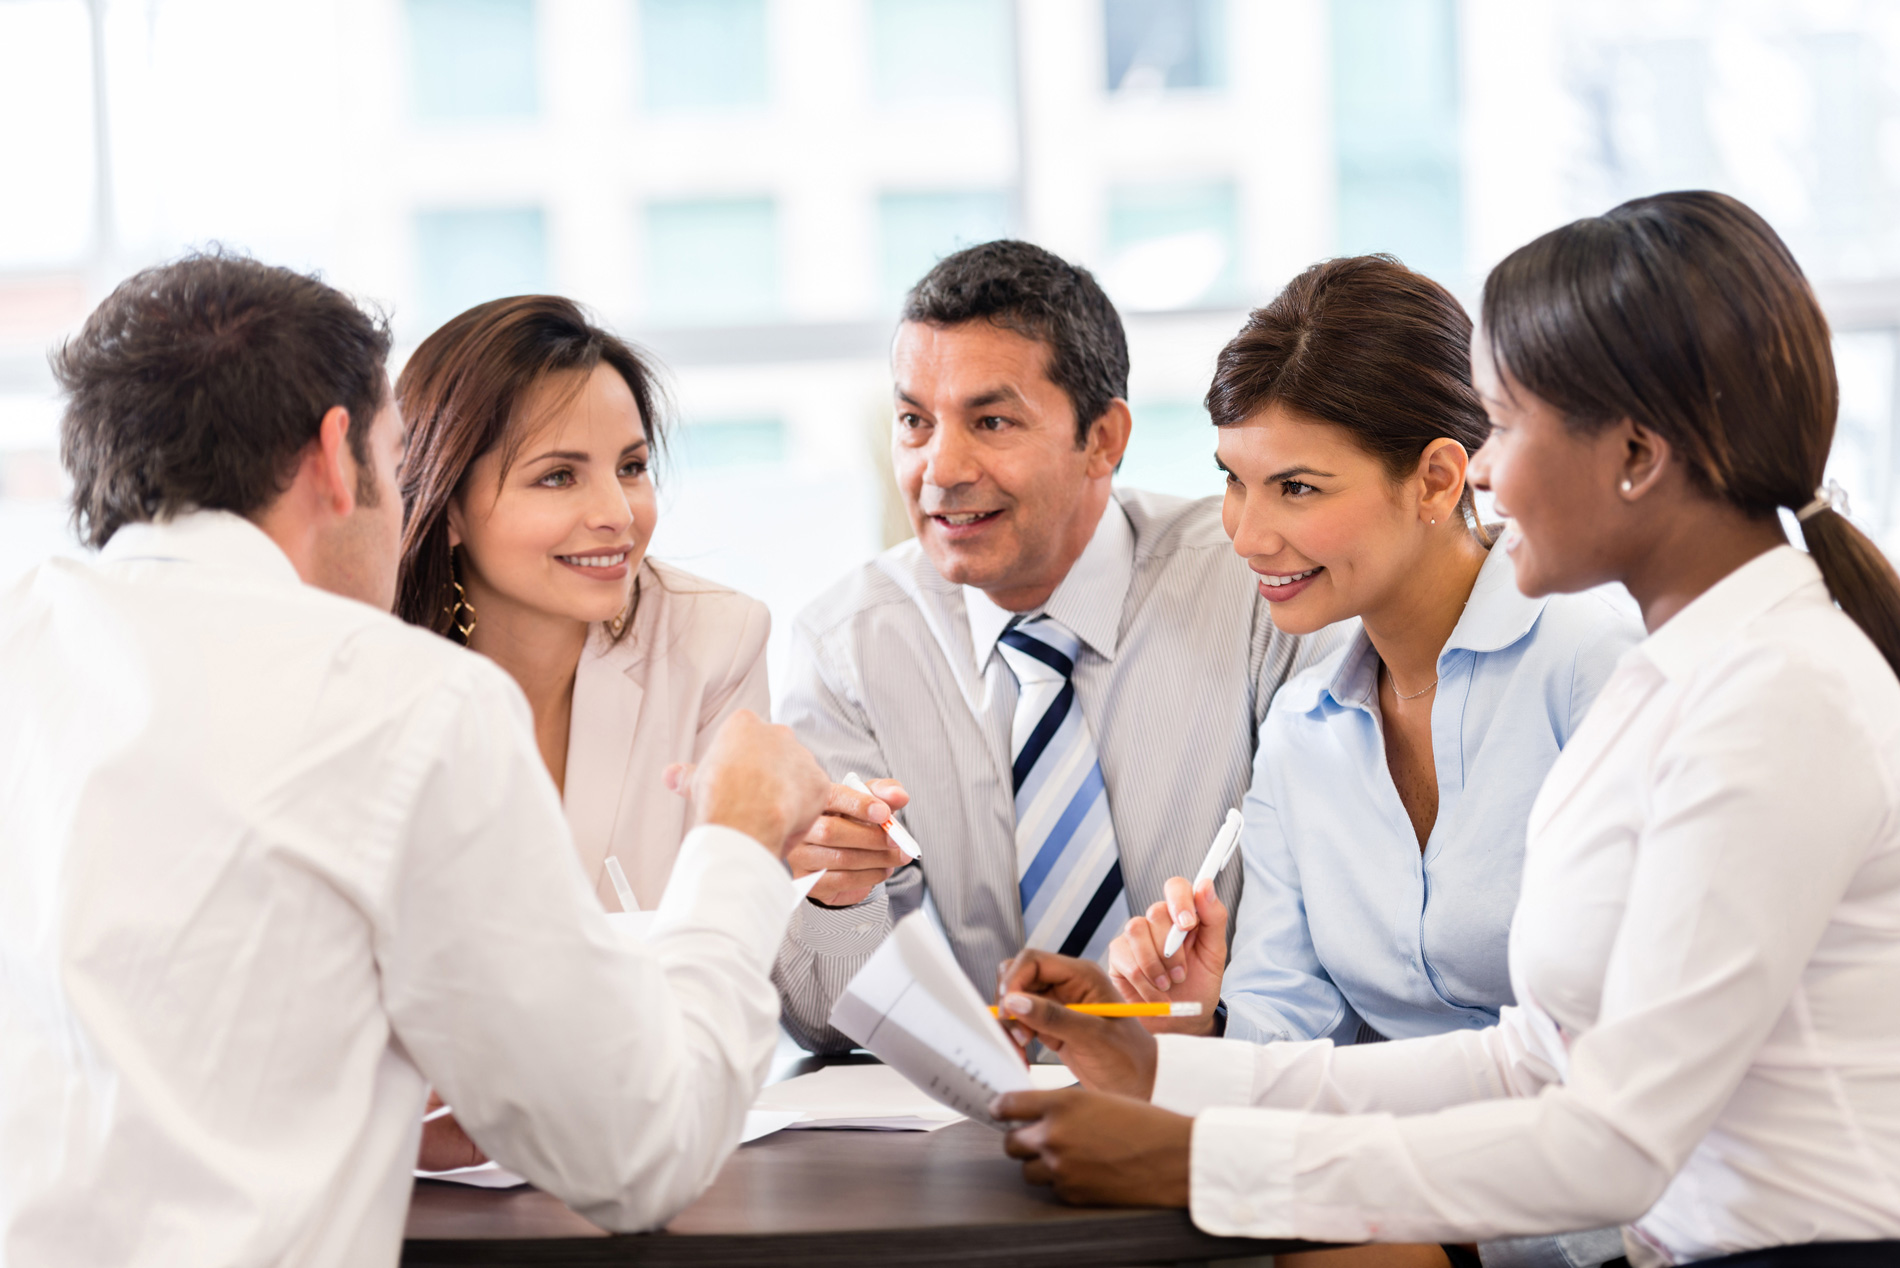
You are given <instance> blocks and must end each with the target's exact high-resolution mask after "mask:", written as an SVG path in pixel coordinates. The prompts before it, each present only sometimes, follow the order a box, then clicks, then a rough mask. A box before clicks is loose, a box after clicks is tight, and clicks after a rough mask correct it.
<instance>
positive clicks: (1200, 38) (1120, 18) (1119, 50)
mask: <svg viewBox="0 0 1900 1268" xmlns="http://www.w3.org/2000/svg"><path fill="white" fill-rule="evenodd" d="M1225 18H1226V15H1225V14H1224V13H1223V12H1222V8H1221V0H1103V3H1102V35H1103V37H1104V38H1103V44H1104V46H1105V48H1106V49H1107V52H1108V68H1107V69H1108V86H1109V88H1110V90H1131V91H1135V92H1142V91H1149V92H1153V91H1156V90H1158V89H1162V88H1219V87H1220V86H1221V85H1222V84H1224V83H1225V82H1226V59H1225V57H1223V56H1222V45H1223V41H1224V39H1225V26H1226V23H1225Z"/></svg>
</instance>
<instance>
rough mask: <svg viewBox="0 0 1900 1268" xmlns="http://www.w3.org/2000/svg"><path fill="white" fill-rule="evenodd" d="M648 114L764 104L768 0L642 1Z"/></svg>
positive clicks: (767, 79) (643, 52)
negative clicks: (662, 111) (659, 111)
mask: <svg viewBox="0 0 1900 1268" xmlns="http://www.w3.org/2000/svg"><path fill="white" fill-rule="evenodd" d="M640 53H641V57H640V65H641V71H642V82H643V83H644V84H645V87H646V94H645V96H646V104H647V108H648V109H649V110H703V109H706V108H708V107H715V108H716V107H720V106H758V105H764V104H765V100H766V97H767V94H768V84H769V82H770V80H769V74H768V71H767V68H766V60H767V59H766V33H765V0H640Z"/></svg>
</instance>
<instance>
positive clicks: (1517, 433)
mask: <svg viewBox="0 0 1900 1268" xmlns="http://www.w3.org/2000/svg"><path fill="white" fill-rule="evenodd" d="M1471 377H1472V382H1473V384H1474V385H1475V386H1476V387H1477V389H1478V397H1479V399H1480V400H1482V401H1483V402H1484V410H1485V413H1486V414H1488V415H1490V418H1491V435H1490V438H1489V439H1487V440H1486V441H1485V442H1484V448H1482V449H1480V450H1479V451H1478V452H1477V453H1476V454H1475V455H1473V457H1472V459H1471V483H1472V485H1473V486H1474V487H1476V488H1480V489H1486V490H1488V491H1490V492H1491V493H1492V494H1493V495H1494V496H1495V497H1496V498H1497V509H1498V514H1500V515H1502V516H1505V517H1506V524H1505V529H1504V536H1503V537H1502V538H1500V539H1499V540H1498V545H1499V546H1500V547H1502V548H1503V549H1504V550H1505V551H1506V552H1508V553H1509V554H1510V556H1511V562H1512V564H1513V565H1515V567H1516V571H1517V588H1518V589H1519V590H1522V591H1523V592H1524V593H1525V594H1528V595H1531V596H1533V597H1535V596H1538V595H1545V594H1562V593H1574V592H1576V591H1579V590H1588V589H1589V588H1590V587H1592V586H1595V585H1601V584H1602V583H1604V582H1606V581H1611V580H1615V579H1616V578H1617V577H1618V576H1620V575H1621V572H1620V567H1619V563H1618V545H1619V544H1618V542H1617V541H1616V533H1615V529H1616V526H1618V525H1620V524H1622V523H1624V522H1625V521H1626V520H1627V518H1628V517H1627V516H1626V515H1624V514H1622V513H1621V512H1622V510H1623V507H1622V503H1621V500H1620V499H1619V497H1618V496H1617V482H1618V481H1619V480H1620V479H1621V478H1622V474H1623V465H1622V463H1623V458H1624V456H1625V455H1624V453H1623V447H1622V444H1621V441H1620V436H1621V432H1620V431H1619V430H1618V429H1616V428H1611V427H1604V428H1598V429H1596V430H1595V431H1594V432H1592V431H1584V430H1579V429H1576V428H1573V427H1571V426H1570V425H1569V424H1568V423H1566V422H1565V421H1564V418H1563V415H1562V414H1560V413H1559V412H1558V411H1557V409H1556V408H1555V407H1554V406H1552V405H1551V404H1550V403H1549V402H1547V401H1544V400H1542V399H1540V398H1539V397H1538V396H1537V395H1536V394H1535V393H1533V392H1531V391H1530V390H1529V389H1527V388H1525V387H1524V385H1523V384H1521V383H1518V382H1516V381H1515V380H1514V379H1512V378H1510V377H1509V376H1508V375H1505V374H1501V373H1499V371H1498V369H1497V367H1496V366H1495V365H1494V364H1493V362H1492V359H1491V354H1490V349H1489V347H1488V346H1487V344H1486V342H1485V341H1484V340H1483V339H1482V338H1477V337H1474V338H1473V340H1472V345H1471Z"/></svg>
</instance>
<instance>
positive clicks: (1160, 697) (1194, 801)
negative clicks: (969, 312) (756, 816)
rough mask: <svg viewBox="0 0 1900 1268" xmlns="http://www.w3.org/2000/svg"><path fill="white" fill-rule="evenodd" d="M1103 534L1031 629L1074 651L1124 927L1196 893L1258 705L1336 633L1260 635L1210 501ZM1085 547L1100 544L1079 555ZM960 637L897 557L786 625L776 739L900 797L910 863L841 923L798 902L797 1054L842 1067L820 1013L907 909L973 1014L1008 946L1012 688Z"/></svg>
mask: <svg viewBox="0 0 1900 1268" xmlns="http://www.w3.org/2000/svg"><path fill="white" fill-rule="evenodd" d="M1118 508H1119V509H1118ZM1119 514H1125V515H1126V516H1127V525H1128V527H1129V528H1130V529H1131V530H1132V537H1133V542H1132V550H1130V549H1128V547H1127V545H1126V541H1127V537H1128V535H1127V534H1120V533H1117V534H1116V535H1115V536H1116V537H1117V538H1119V539H1120V541H1121V542H1122V543H1123V545H1122V548H1121V550H1120V553H1119V558H1116V557H1114V556H1113V553H1112V552H1110V554H1109V557H1106V558H1097V559H1095V560H1092V561H1089V562H1090V565H1091V566H1090V567H1088V568H1087V569H1084V568H1083V567H1081V564H1082V562H1083V561H1078V565H1077V567H1075V568H1073V569H1071V571H1070V574H1069V576H1068V577H1067V578H1065V579H1064V581H1063V582H1062V584H1061V585H1059V586H1058V587H1057V588H1056V590H1055V593H1054V594H1052V595H1051V596H1050V598H1049V602H1048V603H1047V604H1046V605H1045V606H1044V607H1043V608H1042V609H1040V611H1044V612H1047V613H1048V614H1049V615H1050V616H1052V617H1054V618H1055V619H1056V620H1058V621H1060V622H1062V624H1063V625H1065V626H1067V627H1068V628H1069V629H1071V630H1073V631H1074V632H1075V633H1076V634H1077V635H1078V636H1080V638H1081V640H1082V652H1081V657H1080V659H1079V662H1078V663H1077V665H1076V670H1075V692H1076V698H1077V700H1078V701H1079V702H1080V704H1081V707H1082V714H1083V717H1084V718H1085V719H1086V720H1087V722H1088V725H1089V729H1090V731H1091V732H1092V733H1093V735H1094V736H1095V742H1096V747H1097V750H1098V751H1099V753H1100V756H1101V763H1102V778H1103V782H1104V783H1105V784H1106V786H1107V788H1108V801H1109V813H1110V815H1111V817H1112V818H1113V820H1114V824H1115V837H1116V840H1117V842H1118V843H1119V845H1120V849H1121V859H1122V875H1123V877H1124V879H1125V881H1126V883H1127V886H1128V901H1129V907H1130V909H1131V910H1134V911H1144V910H1146V909H1147V907H1148V905H1149V904H1150V903H1153V902H1155V901H1157V900H1159V899H1160V898H1161V896H1162V893H1161V887H1162V885H1163V884H1164V883H1165V882H1166V881H1167V879H1168V878H1169V877H1170V876H1192V875H1193V874H1194V872H1195V870H1196V869H1197V868H1198V867H1199V866H1200V863H1201V858H1202V856H1203V854H1204V853H1205V852H1206V850H1207V846H1208V843H1209V842H1210V841H1211V840H1212V839H1213V836H1214V833H1215V831H1216V830H1217V829H1218V828H1219V827H1220V824H1221V820H1222V818H1223V816H1225V814H1226V813H1227V810H1228V808H1229V807H1231V806H1238V805H1239V804H1240V800H1241V796H1242V794H1243V793H1245V792H1246V789H1247V783H1248V778H1249V775H1250V771H1251V767H1252V764H1253V754H1254V746H1255V742H1256V737H1257V735H1258V733H1259V729H1260V723H1261V721H1262V720H1263V719H1264V718H1265V717H1266V713H1267V706H1268V704H1269V703H1271V701H1272V699H1273V693H1274V692H1275V691H1276V690H1278V689H1279V686H1280V684H1281V683H1282V682H1284V681H1286V680H1287V679H1288V678H1289V677H1291V676H1292V675H1293V674H1294V673H1295V672H1297V671H1298V670H1300V669H1303V668H1305V667H1306V666H1307V665H1309V664H1312V663H1314V662H1316V661H1317V660H1319V659H1321V658H1323V657H1324V656H1325V655H1326V653H1327V652H1329V651H1330V650H1332V649H1333V648H1334V647H1336V646H1337V645H1338V643H1339V640H1340V637H1341V636H1342V631H1340V630H1339V629H1338V627H1335V628H1334V629H1329V630H1327V631H1323V632H1322V633H1320V634H1318V635H1313V636H1310V637H1308V638H1305V639H1298V638H1293V637H1290V636H1288V635H1285V634H1281V633H1280V632H1279V631H1277V630H1276V629H1274V627H1273V622H1272V619H1271V618H1270V617H1269V616H1268V613H1267V603H1266V600H1264V599H1262V598H1261V597H1260V595H1259V591H1258V590H1257V589H1256V587H1255V584H1254V577H1253V574H1252V573H1251V572H1249V571H1248V569H1247V566H1246V563H1245V562H1244V561H1243V560H1241V559H1240V558H1239V557H1238V556H1236V555H1235V554H1234V551H1233V547H1232V545H1231V544H1230V543H1229V542H1228V540H1227V535H1226V534H1225V533H1224V532H1223V531H1222V529H1221V523H1220V499H1219V498H1217V497H1215V498H1204V499H1202V500H1199V501H1185V500H1183V499H1180V498H1172V497H1164V496H1161V495H1159V494H1153V493H1143V492H1138V491H1135V490H1129V489H1119V490H1117V491H1116V494H1115V500H1114V501H1113V502H1111V503H1110V505H1109V508H1108V510H1107V511H1106V512H1104V518H1105V519H1106V517H1107V516H1109V515H1119ZM1116 527H1117V528H1119V526H1116ZM1103 538H1104V534H1103V533H1102V532H1101V531H1100V530H1098V531H1097V533H1096V541H1095V542H1092V543H1091V546H1090V551H1091V552H1095V551H1096V548H1097V544H1098V543H1099V542H1100V541H1101V540H1102V539H1103ZM1085 560H1087V555H1086V554H1085ZM1072 583H1073V584H1072ZM979 623H980V622H979ZM998 632H1000V631H998ZM972 637H973V636H972V634H971V629H970V620H969V616H968V613H967V611H966V608H965V604H964V594H963V588H962V587H961V586H959V585H956V584H954V583H952V582H949V581H946V580H945V579H944V578H943V577H942V576H941V575H940V574H939V573H938V572H937V570H936V569H935V568H934V567H933V566H932V565H931V563H930V560H929V559H928V558H927V557H926V556H925V555H924V553H923V550H922V548H921V547H920V546H919V545H918V544H917V543H916V542H915V541H910V542H905V543H904V544H902V545H900V546H895V547H893V548H892V549H890V550H888V551H885V552H884V553H883V554H882V555H880V556H878V557H877V558H876V559H875V560H873V561H871V562H870V563H869V564H866V565H865V566H864V567H863V568H861V569H859V570H858V571H857V572H855V573H853V574H851V575H850V576H848V577H846V578H845V579H844V580H843V581H841V582H840V583H839V584H837V585H836V586H833V587H832V588H831V589H830V590H829V591H827V592H826V593H825V594H824V595H823V596H821V597H820V598H819V599H818V600H817V601H816V602H814V603H813V604H812V605H811V606H810V607H809V608H807V609H806V610H805V611H804V612H803V613H801V614H800V616H799V618H798V623H797V626H796V628H795V629H794V632H793V639H792V644H793V650H792V667H791V675H790V681H789V683H788V685H787V687H786V691H785V695H784V697H783V699H782V700H781V702H780V706H779V709H778V720H779V721H780V722H784V723H787V724H789V725H790V726H791V727H792V729H793V730H794V731H795V732H796V733H797V735H798V738H799V739H800V740H801V741H803V742H804V743H805V745H806V746H807V747H808V748H810V749H811V751H812V752H813V753H814V754H816V755H817V757H818V760H819V762H820V763H821V764H822V765H823V766H824V768H825V769H826V771H828V772H829V773H830V774H831V776H832V778H834V779H837V778H842V777H843V775H844V774H845V772H846V771H857V772H859V773H860V774H862V775H863V776H864V777H865V778H867V779H872V778H882V777H889V778H894V779H897V780H900V781H901V782H902V783H903V785H904V787H905V788H907V789H908V790H909V791H910V795H911V802H910V805H909V806H908V807H907V808H906V809H904V810H903V811H902V812H900V814H901V817H902V819H903V821H904V824H905V826H906V827H908V828H909V829H910V830H911V832H912V833H913V834H914V835H915V836H916V837H917V839H918V841H919V842H920V844H921V845H922V847H923V858H922V859H921V860H920V861H919V862H917V863H913V864H911V865H910V866H908V867H905V868H904V869H902V870H901V871H899V872H898V873H896V874H895V875H894V876H892V877H891V879H890V880H889V881H887V882H886V883H885V884H883V885H880V886H879V887H878V888H877V889H876V890H874V891H873V892H872V894H871V896H870V897H869V898H868V899H866V900H865V901H864V902H862V903H860V904H858V905H857V906H855V907H847V908H835V909H834V908H825V907H821V906H819V905H817V904H816V903H811V902H807V903H806V904H805V905H804V906H803V907H801V908H800V909H799V911H798V913H797V914H796V915H795V916H794V917H793V920H792V925H791V929H790V931H789V933H788V934H787V937H786V940H785V942H784V944H783V945H782V946H781V948H780V950H779V956H778V963H777V965H776V966H775V968H774V971H773V978H774V980H775V981H776V982H777V984H778V988H779V996H780V1000H781V1002H782V1004H783V1007H784V1022H785V1025H786V1028H787V1029H788V1030H790V1031H791V1033H792V1035H793V1036H794V1037H795V1038H796V1039H797V1040H798V1041H799V1042H800V1043H802V1044H804V1045H805V1046H806V1047H807V1048H809V1049H811V1050H812V1051H814V1052H841V1051H847V1050H849V1049H850V1047H851V1046H852V1045H851V1041H850V1040H849V1039H847V1038H845V1036H843V1035H841V1034H839V1033H838V1032H837V1031H835V1030H833V1029H831V1027H830V1025H829V1024H828V1023H827V1020H826V1019H827V1018H828V1017H829V1015H830V1012H831V1006H832V1003H833V1002H834V1001H835V1000H836V999H837V997H838V995H839V994H840V993H841V992H842V991H843V989H844V986H845V983H847V982H849V981H850V980H851V977H852V975H853V974H855V973H856V972H857V971H858V969H859V968H860V967H861V966H862V965H863V963H864V961H865V960H866V959H867V958H868V957H869V956H870V954H871V953H872V952H873V951H874V950H876V949H877V946H878V944H879V943H881V942H882V941H883V940H884V936H885V935H886V934H887V933H888V932H889V931H890V928H891V925H892V923H893V922H894V921H895V920H897V919H900V918H902V917H903V916H905V915H907V914H909V913H910V912H911V911H913V910H915V909H916V908H917V907H918V905H919V904H921V903H925V902H928V903H930V904H931V905H932V906H933V907H934V909H935V911H936V914H937V917H938V919H939V921H940V923H941V924H942V926H943V928H944V930H945V932H946V933H947V934H948V935H949V938H950V945H951V946H952V947H953V948H954V949H955V951H956V955H957V960H958V962H959V963H960V964H961V965H962V966H963V971H964V972H965V973H967V974H969V976H970V980H971V981H972V982H974V983H975V984H976V986H977V989H978V991H979V992H981V993H982V994H983V996H984V997H985V998H988V997H989V995H990V994H991V993H992V992H993V991H994V989H995V981H996V969H997V966H998V965H999V964H1000V963H1002V962H1003V961H1004V960H1006V959H1008V958H1009V957H1010V956H1012V955H1014V954H1015V953H1016V952H1017V951H1018V950H1019V949H1020V948H1021V947H1022V944H1023V926H1022V910H1021V906H1020V903H1019V901H1018V899H1017V889H1016V882H1017V863H1016V809H1015V794H1014V791H1013V787H1012V784H1011V780H1010V761H1011V753H1010V723H1011V719H1012V717H1013V716H1014V712H1015V707H1016V679H1015V676H1014V675H1013V674H1011V673H1010V671H1009V667H1008V666H1007V665H1006V664H1004V662H1003V659H1002V657H1001V656H999V655H995V654H993V649H992V648H988V647H986V648H984V649H982V652H983V659H982V661H981V662H980V663H979V661H978V659H977V649H976V648H975V647H974V645H973V642H972ZM1240 870H1241V869H1240V866H1239V863H1238V861H1237V860H1236V862H1234V863H1233V864H1231V865H1229V867H1228V868H1227V870H1226V871H1225V872H1224V873H1223V874H1222V876H1221V878H1220V881H1219V886H1218V888H1219V892H1220V895H1221V897H1222V899H1223V900H1224V901H1225V902H1226V903H1227V905H1228V907H1229V908H1230V909H1232V908H1233V907H1234V906H1235V905H1236V902H1237V900H1238V898H1239V890H1240Z"/></svg>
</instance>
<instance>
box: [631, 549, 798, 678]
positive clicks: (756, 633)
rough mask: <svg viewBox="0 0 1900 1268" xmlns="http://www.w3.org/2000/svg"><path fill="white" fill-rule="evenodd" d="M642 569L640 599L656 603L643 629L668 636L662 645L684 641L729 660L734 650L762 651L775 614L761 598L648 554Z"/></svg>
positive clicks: (667, 645)
mask: <svg viewBox="0 0 1900 1268" xmlns="http://www.w3.org/2000/svg"><path fill="white" fill-rule="evenodd" d="M640 571H641V573H642V574H643V575H642V577H641V583H642V584H641V587H640V603H641V605H642V606H643V607H644V606H645V605H647V604H651V605H652V608H651V615H650V617H649V618H648V619H646V620H640V621H639V624H640V626H644V627H645V630H644V631H640V632H651V634H652V635H653V636H655V637H657V638H659V639H662V640H665V641H662V642H660V643H658V644H657V646H658V647H660V648H663V649H664V648H673V647H681V646H683V647H686V648H689V649H691V650H693V651H694V652H695V654H697V653H699V652H701V651H703V652H706V653H708V658H709V659H727V658H729V657H730V656H731V655H732V654H733V652H734V651H735V650H748V649H749V650H750V651H752V653H753V654H754V655H755V656H756V655H757V654H759V653H762V652H763V651H764V649H765V642H766V639H767V637H768V636H769V635H770V634H771V630H772V617H771V613H770V612H768V611H767V609H766V606H765V604H763V603H761V602H760V601H759V600H757V599H755V598H753V597H752V596H751V595H749V594H742V593H740V592H739V591H737V590H734V589H733V588H732V587H731V586H725V585H721V584H720V583H718V582H717V581H710V580H708V579H706V578H705V577H701V576H697V575H695V574H693V573H690V572H688V571H686V570H685V569H684V568H680V567H676V566H675V565H673V564H669V563H665V562H663V561H661V560H658V559H648V560H647V561H646V562H645V563H643V564H642V565H641V567H640ZM641 615H642V616H647V614H646V613H642V614H641ZM636 619H637V618H636ZM680 635H690V638H686V639H683V640H681V639H679V636H680Z"/></svg>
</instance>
